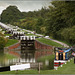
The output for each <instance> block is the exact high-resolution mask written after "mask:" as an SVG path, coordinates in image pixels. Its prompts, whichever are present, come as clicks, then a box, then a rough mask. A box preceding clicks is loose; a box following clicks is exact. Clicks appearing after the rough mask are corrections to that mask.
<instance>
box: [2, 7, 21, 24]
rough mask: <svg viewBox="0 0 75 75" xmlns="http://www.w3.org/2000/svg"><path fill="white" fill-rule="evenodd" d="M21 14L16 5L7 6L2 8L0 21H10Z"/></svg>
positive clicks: (15, 19) (18, 17)
mask: <svg viewBox="0 0 75 75" xmlns="http://www.w3.org/2000/svg"><path fill="white" fill-rule="evenodd" d="M21 16H22V14H21V12H20V11H19V10H18V8H17V7H16V6H9V7H7V8H6V9H5V10H3V12H2V14H1V21H2V22H4V23H12V22H14V21H17V20H18V19H20V18H21Z"/></svg>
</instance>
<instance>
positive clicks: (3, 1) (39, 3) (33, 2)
mask: <svg viewBox="0 0 75 75" xmlns="http://www.w3.org/2000/svg"><path fill="white" fill-rule="evenodd" d="M50 2H51V0H0V14H1V13H2V11H3V10H4V9H6V8H7V7H8V6H9V5H12V6H14V5H15V6H17V7H18V9H19V10H20V11H21V12H28V11H34V10H38V9H41V8H42V7H44V6H46V7H48V6H49V5H50Z"/></svg>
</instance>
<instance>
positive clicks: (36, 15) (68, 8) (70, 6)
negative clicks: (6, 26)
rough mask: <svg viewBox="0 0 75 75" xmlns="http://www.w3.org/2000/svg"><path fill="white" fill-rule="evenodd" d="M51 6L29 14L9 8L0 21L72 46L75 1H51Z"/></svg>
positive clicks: (74, 40) (74, 26) (74, 24)
mask: <svg viewBox="0 0 75 75" xmlns="http://www.w3.org/2000/svg"><path fill="white" fill-rule="evenodd" d="M51 4H52V5H50V6H49V7H48V8H46V7H42V8H41V9H40V10H38V11H29V12H20V11H19V10H18V8H17V7H16V6H9V7H7V8H6V10H4V11H3V12H2V14H1V21H2V22H7V23H11V24H13V25H18V26H19V27H21V28H25V29H29V30H35V31H36V32H37V33H42V34H44V35H49V36H52V37H54V38H56V39H61V40H65V41H67V42H69V43H71V44H74V42H75V39H74V38H75V35H74V33H75V30H74V28H75V1H52V2H51ZM16 20H18V21H16Z"/></svg>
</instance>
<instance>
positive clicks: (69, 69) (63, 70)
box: [0, 60, 75, 74]
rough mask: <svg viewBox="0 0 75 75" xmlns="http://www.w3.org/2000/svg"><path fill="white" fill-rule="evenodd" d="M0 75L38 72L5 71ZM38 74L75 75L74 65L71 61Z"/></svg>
mask: <svg viewBox="0 0 75 75" xmlns="http://www.w3.org/2000/svg"><path fill="white" fill-rule="evenodd" d="M0 74H38V70H23V71H17V72H16V71H7V72H0ZM40 74H75V64H74V62H73V60H71V61H70V62H67V64H64V65H63V67H59V68H58V70H41V71H40Z"/></svg>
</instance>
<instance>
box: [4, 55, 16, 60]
mask: <svg viewBox="0 0 75 75" xmlns="http://www.w3.org/2000/svg"><path fill="white" fill-rule="evenodd" d="M5 57H6V58H7V59H13V58H17V57H16V56H13V55H10V54H5Z"/></svg>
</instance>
